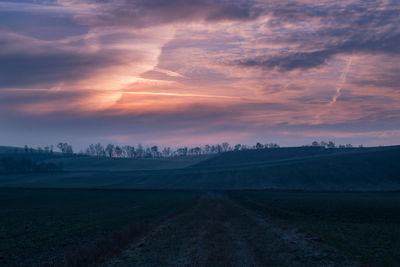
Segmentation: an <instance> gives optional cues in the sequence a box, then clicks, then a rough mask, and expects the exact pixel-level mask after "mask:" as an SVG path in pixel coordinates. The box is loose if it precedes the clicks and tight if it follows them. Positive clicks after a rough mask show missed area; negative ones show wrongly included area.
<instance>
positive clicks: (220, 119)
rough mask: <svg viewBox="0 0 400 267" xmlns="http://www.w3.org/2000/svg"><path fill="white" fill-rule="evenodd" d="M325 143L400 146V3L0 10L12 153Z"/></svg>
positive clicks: (297, 0)
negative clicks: (21, 149) (60, 145)
mask: <svg viewBox="0 0 400 267" xmlns="http://www.w3.org/2000/svg"><path fill="white" fill-rule="evenodd" d="M316 3H318V4H316ZM314 139H316V140H326V141H328V140H333V141H335V142H336V143H353V144H355V145H358V144H364V145H390V144H400V1H399V0H392V1H390V0H387V1H386V0H382V1H373V0H364V1H353V0H345V1H341V0H339V1H335V0H333V1H324V0H322V1H312V0H293V1H286V0H283V1H275V0H259V1H247V0H231V1H227V0H186V1H185V0H131V1H129V0H125V1H124V0H97V1H94V0H54V1H52V0H30V1H28V0H14V1H10V0H8V1H0V145H16V146H23V145H25V144H27V145H30V146H34V147H35V146H44V145H49V144H55V143H57V142H59V141H66V142H69V143H71V144H73V145H74V147H76V148H83V147H84V146H86V145H87V144H89V143H94V142H101V143H103V144H105V143H117V144H132V145H135V144H138V143H143V144H158V145H161V146H165V145H169V146H179V145H189V146H191V145H204V144H206V143H211V144H214V143H218V142H222V141H228V142H229V143H231V144H234V143H246V144H253V143H255V142H256V141H260V142H262V143H267V142H268V143H269V142H276V143H279V144H281V145H282V146H292V145H303V144H307V143H311V141H313V140H314Z"/></svg>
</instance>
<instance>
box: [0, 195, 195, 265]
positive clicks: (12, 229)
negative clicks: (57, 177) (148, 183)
mask: <svg viewBox="0 0 400 267" xmlns="http://www.w3.org/2000/svg"><path fill="white" fill-rule="evenodd" d="M196 196H197V194H196V193H194V192H184V191H180V192H174V191H135V190H129V191H127V190H74V189H69V190H64V189H11V188H3V189H0V265H9V266H15V265H22V266H31V265H35V264H48V263H54V264H61V265H63V264H64V263H65V264H66V265H71V264H73V263H74V262H75V261H76V262H77V263H80V264H81V265H85V264H84V263H85V262H86V261H89V262H91V263H92V264H96V263H98V260H100V261H101V258H102V257H104V256H110V255H111V256H112V255H114V254H115V253H118V252H119V250H120V249H123V248H124V245H126V244H128V245H129V243H130V242H132V241H134V240H135V238H137V237H139V236H141V235H143V234H145V233H146V232H147V231H148V230H149V229H151V227H152V226H153V225H155V224H157V223H159V222H160V221H162V220H164V219H166V218H168V217H170V216H172V215H174V214H175V213H177V212H180V211H182V209H184V208H187V207H188V206H190V205H191V204H192V203H193V201H194V200H195V198H196ZM125 238H128V239H125ZM65 257H66V262H64V259H65Z"/></svg>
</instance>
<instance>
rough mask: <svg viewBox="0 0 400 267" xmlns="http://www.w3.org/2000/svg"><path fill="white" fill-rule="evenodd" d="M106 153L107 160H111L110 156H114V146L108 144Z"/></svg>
mask: <svg viewBox="0 0 400 267" xmlns="http://www.w3.org/2000/svg"><path fill="white" fill-rule="evenodd" d="M105 150H106V153H107V156H108V157H109V158H112V156H113V155H114V145H112V144H108V145H107V146H106V149H105Z"/></svg>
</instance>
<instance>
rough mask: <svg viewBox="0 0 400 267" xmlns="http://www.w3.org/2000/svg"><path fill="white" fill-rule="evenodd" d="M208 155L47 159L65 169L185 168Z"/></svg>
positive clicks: (206, 157)
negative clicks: (153, 157) (60, 164)
mask: <svg viewBox="0 0 400 267" xmlns="http://www.w3.org/2000/svg"><path fill="white" fill-rule="evenodd" d="M209 157H210V156H209V155H200V156H186V157H173V158H155V159H152V158H149V159H128V158H98V157H82V158H76V157H70V158H61V159H55V160H48V161H50V162H54V163H59V162H61V163H62V164H63V166H64V169H65V170H66V171H132V170H163V169H180V168H187V167H190V166H192V165H194V164H197V163H199V162H201V161H203V160H206V159H208V158H209Z"/></svg>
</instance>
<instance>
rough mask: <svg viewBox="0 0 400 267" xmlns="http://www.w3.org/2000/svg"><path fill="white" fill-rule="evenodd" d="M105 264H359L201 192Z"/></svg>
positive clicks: (222, 198)
mask: <svg viewBox="0 0 400 267" xmlns="http://www.w3.org/2000/svg"><path fill="white" fill-rule="evenodd" d="M105 266H359V264H358V263H357V262H355V261H352V260H349V259H347V258H346V257H344V256H343V255H341V254H340V253H339V252H338V251H336V250H335V249H333V248H331V247H329V246H327V245H325V244H322V243H321V242H318V241H316V240H315V239H314V238H313V237H311V236H310V235H306V234H302V233H298V232H297V231H296V230H295V229H289V230H287V229H282V228H281V227H279V226H278V225H276V224H274V223H273V222H272V221H271V220H270V219H268V218H266V217H265V216H262V215H260V214H258V213H256V212H254V211H252V210H249V209H246V208H244V207H242V206H241V205H239V204H237V203H236V202H234V201H233V200H232V199H230V198H229V197H227V196H226V195H225V194H223V193H206V194H203V195H202V196H201V197H200V199H199V200H198V202H197V204H195V205H194V206H193V207H192V208H191V209H190V210H187V211H186V212H184V213H182V214H178V215H177V216H176V217H174V218H171V219H170V220H168V221H165V222H164V223H162V224H161V225H160V226H159V227H157V228H156V229H155V230H154V231H153V232H151V233H150V234H149V235H147V236H146V237H144V238H143V239H142V240H140V241H139V242H136V243H134V244H132V246H131V247H130V248H129V249H127V250H126V251H124V252H123V253H122V254H121V255H120V256H119V257H118V258H114V259H111V260H110V261H109V262H107V263H106V264H105Z"/></svg>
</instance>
